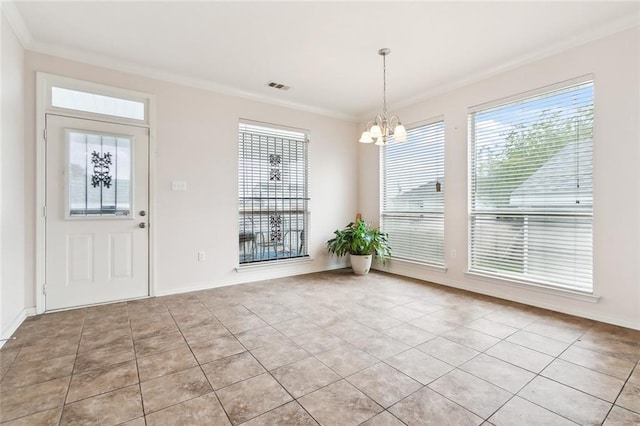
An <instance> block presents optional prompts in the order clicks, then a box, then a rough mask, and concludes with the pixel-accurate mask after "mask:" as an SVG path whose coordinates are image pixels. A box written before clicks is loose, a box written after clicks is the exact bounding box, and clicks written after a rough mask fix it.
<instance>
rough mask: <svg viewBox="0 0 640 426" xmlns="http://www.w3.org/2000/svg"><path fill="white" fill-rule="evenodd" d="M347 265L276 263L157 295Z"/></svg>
mask: <svg viewBox="0 0 640 426" xmlns="http://www.w3.org/2000/svg"><path fill="white" fill-rule="evenodd" d="M347 266H349V265H348V262H346V261H344V262H337V263H332V264H330V265H325V266H324V267H322V268H313V269H309V268H308V265H304V264H297V265H296V264H290V265H287V266H286V267H285V266H281V267H280V268H277V267H276V265H274V268H273V269H272V270H268V269H266V270H265V269H257V270H255V271H242V272H241V273H238V274H237V276H236V277H235V278H233V279H224V280H220V281H209V282H204V283H199V284H195V285H191V286H189V287H184V288H176V289H167V290H156V291H155V296H158V297H160V296H170V295H172V294H182V293H189V292H192V291H202V290H210V289H214V288H219V287H227V286H231V285H237V284H248V283H251V282H256V281H262V280H270V279H276V278H283V277H292V276H296V275H304V274H313V273H316V272H322V271H331V270H334V269H342V268H345V267H347Z"/></svg>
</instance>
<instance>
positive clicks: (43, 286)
mask: <svg viewBox="0 0 640 426" xmlns="http://www.w3.org/2000/svg"><path fill="white" fill-rule="evenodd" d="M42 294H43V295H45V296H46V295H47V283H44V284H43V285H42Z"/></svg>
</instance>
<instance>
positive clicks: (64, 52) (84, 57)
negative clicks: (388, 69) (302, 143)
mask: <svg viewBox="0 0 640 426" xmlns="http://www.w3.org/2000/svg"><path fill="white" fill-rule="evenodd" d="M25 48H26V49H27V50H30V51H33V52H37V53H43V54H46V55H54V56H57V57H59V58H64V59H68V60H71V61H78V62H83V63H85V64H89V65H94V66H99V67H104V68H108V69H111V70H115V71H120V72H126V73H129V74H134V75H138V76H143V77H145V78H153V79H156V80H160V81H165V82H169V83H174V84H179V85H182V86H187V87H192V88H196V89H201V90H206V91H210V92H215V93H219V94H222V95H228V96H234V97H238V98H243V99H248V100H252V101H257V102H263V103H267V104H270V105H276V106H281V107H285V108H291V109H294V110H298V111H306V112H310V113H313V114H318V115H323V116H327V117H332V118H337V119H340V120H345V121H350V122H354V123H355V122H357V121H358V119H357V117H356V116H354V115H351V114H346V113H343V112H340V111H334V110H330V109H327V108H321V107H316V106H313V105H307V104H302V103H298V102H292V101H287V100H284V99H277V98H272V97H269V96H266V95H263V94H259V93H253V92H248V91H246V90H242V89H238V88H236V87H231V86H225V85H222V84H218V83H215V82H212V81H210V80H205V79H202V78H195V77H188V76H185V75H180V74H175V73H171V72H166V71H160V70H158V69H157V68H154V67H147V66H143V65H137V64H132V63H130V62H126V61H121V60H118V59H113V58H108V57H105V56H103V55H98V54H95V53H90V52H85V51H81V50H77V49H71V48H68V47H63V46H57V45H53V44H48V43H42V42H36V41H34V42H30V43H29V44H28V46H27V47H25Z"/></svg>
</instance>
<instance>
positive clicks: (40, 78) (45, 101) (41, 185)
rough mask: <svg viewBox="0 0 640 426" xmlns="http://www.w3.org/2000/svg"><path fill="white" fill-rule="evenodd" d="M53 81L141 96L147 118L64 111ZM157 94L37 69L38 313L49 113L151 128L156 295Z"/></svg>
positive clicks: (40, 307)
mask: <svg viewBox="0 0 640 426" xmlns="http://www.w3.org/2000/svg"><path fill="white" fill-rule="evenodd" d="M52 84H59V85H62V87H69V88H74V89H84V90H93V89H94V88H95V89H96V90H98V93H100V94H112V95H114V96H118V97H123V98H125V99H138V100H140V99H142V100H144V102H145V104H146V109H147V111H145V117H146V120H145V121H146V122H140V121H139V120H128V119H121V118H119V117H112V116H105V115H103V114H93V115H92V114H82V113H77V112H75V111H73V113H71V114H61V111H60V110H61V109H60V108H51V106H50V96H49V89H50V88H51V85H52ZM155 104H156V97H155V95H153V94H149V93H143V92H138V91H134V90H129V89H123V88H117V87H111V86H105V85H102V84H98V83H94V82H89V81H83V80H75V79H72V78H68V77H63V76H59V75H55V74H48V73H41V72H37V73H36V260H35V264H36V282H35V289H36V308H35V312H36V314H42V313H44V312H45V308H46V304H45V298H44V294H43V288H44V283H45V279H46V270H45V267H46V262H45V259H46V244H45V243H46V241H45V237H46V220H45V217H44V215H43V211H44V207H45V204H46V195H47V182H46V144H45V143H44V129H45V127H46V114H55V115H63V116H67V117H72V118H82V119H90V120H91V119H93V120H95V119H97V120H99V121H107V122H111V123H116V124H122V125H125V126H136V127H142V128H146V129H148V136H149V159H148V161H149V164H148V166H149V171H148V173H149V198H148V203H149V211H148V212H147V213H148V215H149V217H148V223H149V247H148V256H149V266H148V268H149V274H148V279H149V283H148V293H149V296H154V295H155V291H156V264H155V252H156V250H155V236H156V233H155V229H154V228H155V226H153V225H152V221H153V219H154V213H155V208H156V196H155V191H156V184H155V176H156V143H155V133H156V132H155V130H156V122H155V119H156V105H155Z"/></svg>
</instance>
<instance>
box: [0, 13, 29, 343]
mask: <svg viewBox="0 0 640 426" xmlns="http://www.w3.org/2000/svg"><path fill="white" fill-rule="evenodd" d="M1 19H2V24H1V27H2V80H1V84H2V86H1V90H2V110H1V111H0V117H1V123H0V127H2V142H1V143H0V159H1V161H0V169H1V173H0V205H1V206H2V212H1V213H0V216H1V220H0V221H1V222H2V230H1V239H0V253H1V254H0V258H1V260H0V262H1V263H0V271H1V273H0V280H1V281H0V338H6V337H8V336H9V335H10V334H11V333H12V332H13V331H14V330H15V328H16V327H17V326H18V325H19V324H20V322H21V321H22V319H24V316H25V312H24V308H25V232H26V229H25V219H24V216H25V195H24V188H25V162H24V137H23V136H24V133H23V129H24V101H23V100H24V80H23V75H24V73H23V69H24V49H23V48H22V45H21V44H20V42H19V41H18V39H17V38H16V36H15V34H14V32H13V30H12V29H11V26H10V25H9V23H8V22H7V20H6V19H5V17H4V14H2V18H1ZM0 344H1V342H0Z"/></svg>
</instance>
